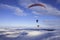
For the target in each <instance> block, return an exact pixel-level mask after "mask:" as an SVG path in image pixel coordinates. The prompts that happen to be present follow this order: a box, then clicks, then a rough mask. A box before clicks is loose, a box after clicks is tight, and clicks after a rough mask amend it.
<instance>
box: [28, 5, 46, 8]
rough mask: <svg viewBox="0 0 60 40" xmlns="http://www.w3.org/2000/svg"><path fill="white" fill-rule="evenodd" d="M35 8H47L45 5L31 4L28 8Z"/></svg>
mask: <svg viewBox="0 0 60 40" xmlns="http://www.w3.org/2000/svg"><path fill="white" fill-rule="evenodd" d="M34 6H41V7H44V8H46V7H45V5H43V4H31V5H30V6H28V8H31V7H34Z"/></svg>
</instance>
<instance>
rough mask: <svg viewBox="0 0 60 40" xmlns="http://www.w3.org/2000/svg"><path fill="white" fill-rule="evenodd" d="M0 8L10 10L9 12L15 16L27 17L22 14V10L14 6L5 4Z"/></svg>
mask: <svg viewBox="0 0 60 40" xmlns="http://www.w3.org/2000/svg"><path fill="white" fill-rule="evenodd" d="M0 8H3V9H8V10H10V11H11V12H13V13H14V14H15V15H17V16H26V15H27V14H26V13H25V12H24V10H23V9H21V8H19V7H14V6H10V5H7V4H1V5H0Z"/></svg>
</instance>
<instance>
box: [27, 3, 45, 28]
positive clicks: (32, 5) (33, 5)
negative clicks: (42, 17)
mask: <svg viewBox="0 0 60 40" xmlns="http://www.w3.org/2000/svg"><path fill="white" fill-rule="evenodd" d="M35 6H41V7H44V8H46V7H45V5H43V4H31V5H29V6H28V8H31V7H35ZM38 22H39V20H38V19H37V20H36V23H37V24H38ZM37 27H38V28H39V27H40V25H37Z"/></svg>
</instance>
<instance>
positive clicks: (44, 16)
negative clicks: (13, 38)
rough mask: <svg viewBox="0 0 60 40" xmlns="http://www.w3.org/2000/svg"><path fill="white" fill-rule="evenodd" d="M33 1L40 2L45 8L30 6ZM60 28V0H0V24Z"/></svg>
mask: <svg viewBox="0 0 60 40" xmlns="http://www.w3.org/2000/svg"><path fill="white" fill-rule="evenodd" d="M33 3H42V4H44V5H45V6H46V8H42V7H39V6H37V7H32V8H28V6H29V5H31V4H33ZM36 19H39V23H38V24H39V25H40V28H60V0H0V26H15V27H16V26H26V27H34V26H35V27H36V22H35V20H36Z"/></svg>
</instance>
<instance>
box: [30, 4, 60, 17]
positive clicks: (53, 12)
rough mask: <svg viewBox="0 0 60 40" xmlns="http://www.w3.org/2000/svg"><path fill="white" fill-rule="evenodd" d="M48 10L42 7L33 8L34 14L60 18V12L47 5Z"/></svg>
mask: <svg viewBox="0 0 60 40" xmlns="http://www.w3.org/2000/svg"><path fill="white" fill-rule="evenodd" d="M45 6H46V8H41V7H32V8H31V10H32V13H34V14H38V15H41V14H42V15H54V16H60V11H59V10H58V9H57V8H54V7H52V6H49V5H45Z"/></svg>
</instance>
